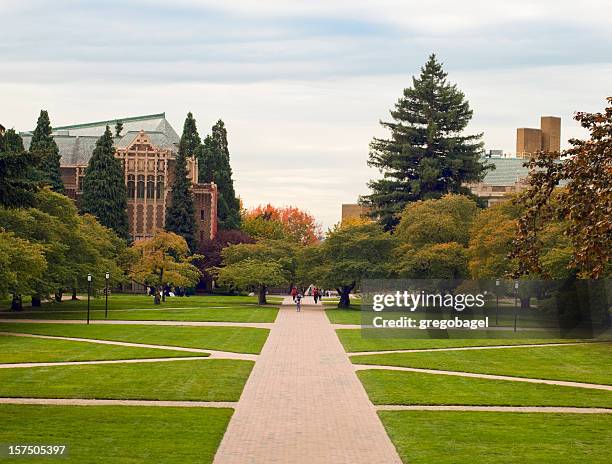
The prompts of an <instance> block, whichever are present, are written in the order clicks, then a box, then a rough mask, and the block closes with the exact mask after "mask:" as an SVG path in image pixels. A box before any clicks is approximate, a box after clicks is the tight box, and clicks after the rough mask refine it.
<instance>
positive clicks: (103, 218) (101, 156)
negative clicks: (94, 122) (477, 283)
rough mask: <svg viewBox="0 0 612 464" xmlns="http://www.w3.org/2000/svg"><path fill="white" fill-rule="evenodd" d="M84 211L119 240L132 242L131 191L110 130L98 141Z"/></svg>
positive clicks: (89, 167) (85, 185)
mask: <svg viewBox="0 0 612 464" xmlns="http://www.w3.org/2000/svg"><path fill="white" fill-rule="evenodd" d="M81 201H82V203H81V210H82V211H83V212H84V213H89V214H92V215H93V216H95V217H97V218H98V220H99V221H100V223H101V224H102V225H104V226H106V227H109V228H110V229H113V230H114V231H115V233H116V234H117V235H119V237H121V238H123V239H126V240H127V239H129V232H128V217H127V192H126V189H125V179H124V176H123V168H122V167H121V161H119V160H118V159H117V158H115V147H113V134H112V133H111V131H110V128H109V127H108V126H106V131H104V134H103V135H102V137H100V138H99V139H98V141H97V142H96V148H94V151H93V154H92V156H91V158H90V160H89V163H88V165H87V169H86V170H85V178H84V179H83V196H82V198H81Z"/></svg>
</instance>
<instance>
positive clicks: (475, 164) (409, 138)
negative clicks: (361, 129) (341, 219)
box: [361, 54, 487, 230]
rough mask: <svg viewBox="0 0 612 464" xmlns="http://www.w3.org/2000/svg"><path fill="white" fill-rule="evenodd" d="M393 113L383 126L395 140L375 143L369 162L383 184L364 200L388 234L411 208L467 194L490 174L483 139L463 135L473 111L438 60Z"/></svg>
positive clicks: (425, 69) (372, 183)
mask: <svg viewBox="0 0 612 464" xmlns="http://www.w3.org/2000/svg"><path fill="white" fill-rule="evenodd" d="M390 113H391V118H392V121H390V122H383V121H381V123H380V124H381V125H382V126H383V127H385V128H386V129H388V130H389V131H390V132H391V137H390V138H388V139H382V138H374V139H373V141H372V142H371V144H370V155H369V161H368V165H369V166H372V167H375V168H377V169H378V170H379V171H380V172H381V173H382V174H383V178H382V179H378V180H372V181H370V183H369V184H368V185H369V187H370V188H371V190H372V193H371V194H369V195H366V196H364V197H362V198H361V201H362V203H364V204H366V205H369V206H371V207H372V212H371V217H373V218H376V219H378V220H380V222H381V223H382V224H383V226H384V227H385V229H387V230H389V229H393V228H394V227H395V226H396V225H397V223H398V221H399V219H398V217H397V216H398V215H399V213H400V212H401V211H402V210H403V209H404V208H405V206H406V204H407V203H408V202H411V201H415V200H426V199H430V198H439V197H441V196H442V195H444V194H445V193H462V194H468V193H469V190H468V189H467V188H466V187H465V186H464V184H465V183H469V182H476V181H479V180H481V179H482V178H483V177H484V174H485V172H486V169H487V166H486V165H485V164H483V163H482V162H481V161H480V156H481V154H482V143H481V141H480V138H481V134H476V135H464V134H463V131H464V130H465V129H466V127H467V125H468V123H469V122H470V120H471V118H472V110H471V109H470V107H469V104H468V102H467V100H466V99H465V95H464V94H463V92H461V91H460V90H459V89H458V88H457V86H456V85H453V84H450V83H449V82H448V80H447V73H446V72H444V70H443V68H442V64H441V63H440V62H439V61H438V60H437V59H436V56H435V55H433V54H432V55H431V56H430V57H429V60H428V61H427V63H425V66H424V67H423V68H421V74H420V76H419V77H413V79H412V87H409V88H406V89H404V93H403V95H402V97H401V98H400V99H399V100H398V102H397V103H396V104H395V108H394V109H393V110H391V112H390Z"/></svg>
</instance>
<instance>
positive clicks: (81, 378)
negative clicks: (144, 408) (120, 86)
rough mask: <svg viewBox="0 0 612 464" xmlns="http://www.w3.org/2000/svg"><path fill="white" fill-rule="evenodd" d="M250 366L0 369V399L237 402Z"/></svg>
mask: <svg viewBox="0 0 612 464" xmlns="http://www.w3.org/2000/svg"><path fill="white" fill-rule="evenodd" d="M254 364H255V363H254V362H252V361H241V360H229V359H207V360H192V361H187V360H186V361H171V362H152V363H139V364H95V365H94V364H92V365H80V366H53V367H31V368H27V369H26V368H18V369H0V397H20V398H29V397H33V398H95V399H141V400H144V399H146V400H184V401H238V398H240V394H241V392H242V388H243V387H244V384H245V382H246V380H247V378H248V376H249V374H250V372H251V369H252V367H253V365H254Z"/></svg>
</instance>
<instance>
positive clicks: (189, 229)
mask: <svg viewBox="0 0 612 464" xmlns="http://www.w3.org/2000/svg"><path fill="white" fill-rule="evenodd" d="M199 145H200V136H199V135H198V130H197V128H196V121H195V119H194V118H193V115H192V114H191V113H188V114H187V118H186V119H185V124H184V126H183V135H182V136H181V141H180V143H179V149H178V153H177V155H176V161H175V167H174V181H173V183H172V198H171V200H170V205H169V206H168V208H167V209H166V230H167V231H169V232H174V233H176V234H178V235H180V236H181V237H183V238H184V239H185V240H186V241H187V244H188V246H189V248H190V249H192V250H194V249H195V246H196V239H195V232H196V221H195V216H194V215H195V208H194V205H193V195H192V194H191V180H189V177H188V172H187V158H191V157H193V156H194V153H195V151H196V149H197V147H198V146H199Z"/></svg>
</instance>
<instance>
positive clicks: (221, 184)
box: [198, 119, 241, 229]
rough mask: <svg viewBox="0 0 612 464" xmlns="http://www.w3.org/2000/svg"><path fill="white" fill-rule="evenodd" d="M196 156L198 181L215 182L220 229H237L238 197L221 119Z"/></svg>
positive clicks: (238, 220)
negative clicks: (217, 194)
mask: <svg viewBox="0 0 612 464" xmlns="http://www.w3.org/2000/svg"><path fill="white" fill-rule="evenodd" d="M198 159H199V162H198V163H199V164H198V166H199V167H198V169H199V173H198V174H199V176H198V178H199V181H200V182H214V183H215V184H217V189H218V192H219V199H218V202H217V216H218V218H219V227H220V228H221V229H239V228H240V219H241V216H240V200H239V199H238V198H237V197H236V192H235V191H234V181H233V180H232V168H231V166H230V153H229V148H228V143H227V130H226V129H225V124H224V122H223V121H222V120H221V119H219V121H217V123H216V124H215V125H214V126H213V127H212V133H211V134H210V135H209V136H207V137H206V139H205V140H204V144H203V145H202V147H201V148H200V150H199V152H198Z"/></svg>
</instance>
